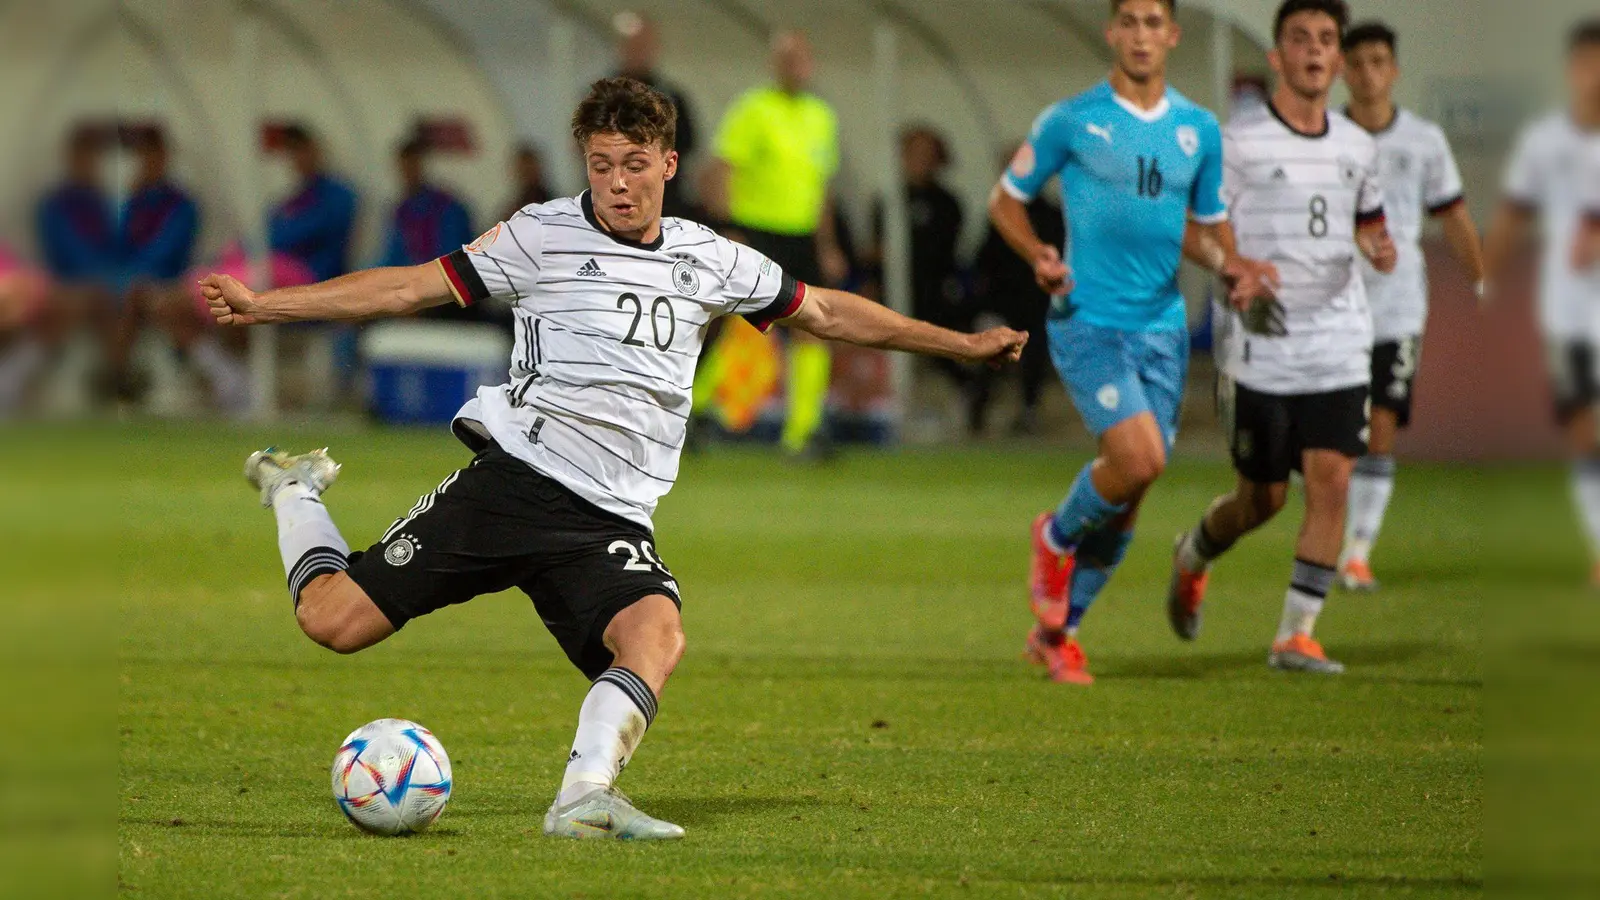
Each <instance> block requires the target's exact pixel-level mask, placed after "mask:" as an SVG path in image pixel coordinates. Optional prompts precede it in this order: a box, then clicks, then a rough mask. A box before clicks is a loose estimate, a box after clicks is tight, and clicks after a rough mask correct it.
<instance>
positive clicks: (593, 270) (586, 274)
mask: <svg viewBox="0 0 1600 900" xmlns="http://www.w3.org/2000/svg"><path fill="white" fill-rule="evenodd" d="M578 277H579V278H604V277H606V273H605V271H604V270H602V269H601V268H600V264H599V263H597V262H595V261H594V258H593V257H590V258H589V261H588V262H586V263H584V264H583V265H582V266H581V267H579V269H578Z"/></svg>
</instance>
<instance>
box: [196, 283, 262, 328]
mask: <svg viewBox="0 0 1600 900" xmlns="http://www.w3.org/2000/svg"><path fill="white" fill-rule="evenodd" d="M200 294H201V295H202V296H204V297H205V298H206V306H207V307H209V308H210V309H211V316H212V317H213V318H215V319H216V320H217V324H218V325H259V324H261V323H262V322H265V321H267V318H266V316H265V315H264V313H263V311H262V309H261V302H260V295H258V294H257V293H256V292H255V291H252V290H250V289H249V288H247V287H245V286H244V285H243V284H241V283H240V282H239V279H237V278H234V277H233V276H232V275H217V274H215V273H213V274H210V275H207V276H206V277H204V278H202V279H200Z"/></svg>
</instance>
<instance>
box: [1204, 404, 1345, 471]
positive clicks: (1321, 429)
mask: <svg viewBox="0 0 1600 900" xmlns="http://www.w3.org/2000/svg"><path fill="white" fill-rule="evenodd" d="M1224 391H1226V392H1227V393H1226V394H1225V395H1223V396H1220V397H1219V399H1220V400H1221V402H1222V411H1223V420H1224V424H1225V426H1226V427H1227V430H1228V433H1229V444H1230V445H1231V447H1232V451H1233V468H1234V470H1235V471H1237V472H1238V473H1239V474H1240V475H1242V476H1244V477H1245V478H1246V479H1247V480H1249V481H1253V482H1255V483H1256V484H1281V483H1283V482H1286V481H1288V480H1289V473H1290V472H1298V471H1301V468H1302V463H1303V461H1304V458H1305V453H1306V451H1308V450H1332V451H1334V452H1336V453H1341V454H1343V455H1345V456H1348V457H1350V458H1351V459H1355V458H1358V457H1360V456H1362V455H1364V454H1365V453H1366V452H1367V436H1368V432H1369V431H1370V425H1371V406H1370V404H1369V402H1368V399H1369V396H1370V395H1369V394H1368V392H1367V391H1368V388H1367V385H1364V384H1363V385H1361V386H1359V387H1353V388H1346V389H1344V390H1338V391H1327V392H1324V393H1318V394H1287V395H1279V394H1265V393H1262V392H1260V391H1253V390H1251V389H1249V388H1247V387H1245V386H1244V385H1242V384H1233V383H1231V382H1224V384H1223V386H1222V387H1221V388H1219V395H1221V394H1223V392H1224Z"/></svg>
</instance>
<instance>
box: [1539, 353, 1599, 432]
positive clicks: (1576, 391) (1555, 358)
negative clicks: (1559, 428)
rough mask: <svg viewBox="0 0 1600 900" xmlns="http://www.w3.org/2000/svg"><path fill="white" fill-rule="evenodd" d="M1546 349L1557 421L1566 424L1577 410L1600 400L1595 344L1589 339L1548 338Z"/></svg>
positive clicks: (1588, 406)
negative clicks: (1549, 340) (1565, 339)
mask: <svg viewBox="0 0 1600 900" xmlns="http://www.w3.org/2000/svg"><path fill="white" fill-rule="evenodd" d="M1545 353H1546V356H1547V359H1548V362H1549V365H1550V391H1551V393H1552V394H1554V399H1555V407H1556V409H1555V412H1556V422H1557V423H1558V424H1560V425H1563V426H1565V425H1566V424H1567V423H1569V422H1571V421H1572V419H1573V418H1574V417H1576V416H1577V415H1578V413H1581V412H1583V411H1584V410H1587V409H1591V408H1593V407H1594V405H1595V403H1596V402H1600V376H1597V375H1596V372H1595V361H1596V360H1595V348H1594V345H1593V344H1591V343H1589V342H1588V341H1576V340H1575V341H1560V340H1555V341H1551V342H1549V343H1548V344H1547V345H1546V347H1545Z"/></svg>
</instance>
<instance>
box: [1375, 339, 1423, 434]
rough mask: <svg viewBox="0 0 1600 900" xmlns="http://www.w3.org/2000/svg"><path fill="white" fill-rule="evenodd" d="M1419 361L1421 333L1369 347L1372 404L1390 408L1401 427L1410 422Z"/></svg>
mask: <svg viewBox="0 0 1600 900" xmlns="http://www.w3.org/2000/svg"><path fill="white" fill-rule="evenodd" d="M1421 362H1422V337H1421V336H1420V335H1418V336H1416V337H1408V338H1402V339H1400V340H1398V341H1384V342H1383V343H1380V344H1377V345H1375V346H1374V347H1373V348H1372V405H1373V406H1374V407H1376V408H1379V409H1387V410H1389V411H1390V412H1393V413H1394V415H1395V419H1396V420H1397V421H1398V422H1399V424H1400V427H1401V428H1405V427H1406V426H1408V425H1410V424H1411V398H1412V394H1413V393H1414V391H1415V389H1416V384H1417V367H1418V365H1419V364H1420V363H1421Z"/></svg>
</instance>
